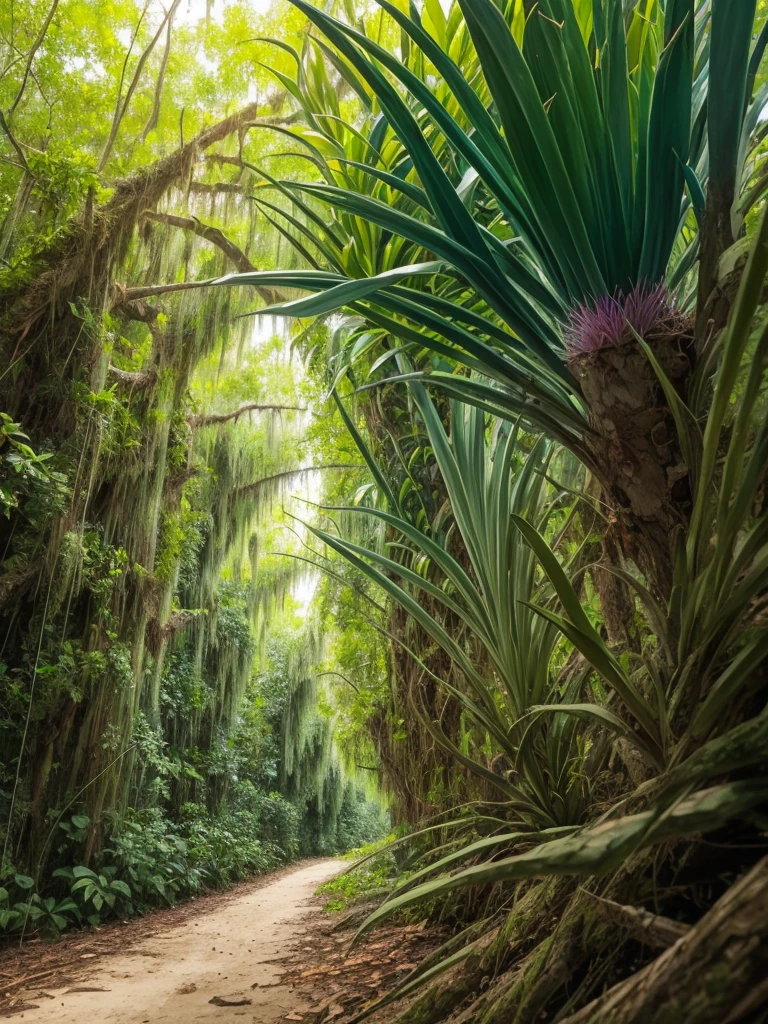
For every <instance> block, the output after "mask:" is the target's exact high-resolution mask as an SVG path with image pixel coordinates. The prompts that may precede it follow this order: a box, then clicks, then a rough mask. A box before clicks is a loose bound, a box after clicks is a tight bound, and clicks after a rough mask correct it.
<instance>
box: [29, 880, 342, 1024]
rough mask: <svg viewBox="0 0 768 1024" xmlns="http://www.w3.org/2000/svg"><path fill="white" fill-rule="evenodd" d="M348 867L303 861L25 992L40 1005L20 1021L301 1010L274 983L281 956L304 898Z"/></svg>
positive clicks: (182, 1023) (135, 1023)
mask: <svg viewBox="0 0 768 1024" xmlns="http://www.w3.org/2000/svg"><path fill="white" fill-rule="evenodd" d="M346 866H347V865H346V864H345V863H344V862H343V861H339V860H324V861H321V862H319V863H314V864H310V865H308V866H303V867H299V868H297V869H296V870H295V871H291V872H289V873H286V874H282V875H281V876H280V877H278V878H276V879H275V881H273V882H269V883H268V884H266V885H264V886H262V887H261V888H259V889H256V890H254V891H252V892H250V893H247V894H245V895H243V896H242V897H240V898H238V899H234V900H231V901H229V902H227V903H226V904H224V905H222V906H221V907H219V908H217V909H215V910H211V911H209V912H207V913H204V914H201V915H200V916H199V917H196V916H191V917H188V918H187V919H186V920H185V921H184V922H183V923H180V924H178V925H176V926H170V927H168V928H167V929H165V930H163V931H162V932H161V933H159V934H155V935H152V936H151V937H150V938H148V939H144V940H140V941H139V942H137V943H136V944H135V945H133V946H132V947H131V948H130V950H128V951H127V952H126V953H124V954H118V955H117V956H110V957H109V958H105V959H104V960H103V961H101V962H96V963H95V965H94V968H93V971H92V973H90V974H89V976H88V977H87V978H86V979H83V978H80V979H79V980H78V982H77V983H76V984H73V985H70V986H67V987H66V988H64V989H58V990H57V989H50V988H49V989H46V992H47V993H48V994H49V995H50V996H52V997H53V998H46V999H39V998H34V997H32V993H30V997H32V1001H33V1002H34V1003H37V1004H38V1005H37V1009H26V1010H25V1011H24V1012H23V1017H24V1021H25V1024H26V1022H27V1021H40V1022H43V1021H52V1022H53V1021H56V1022H58V1024H96V1022H99V1024H101V1022H104V1024H160V1022H163V1021H165V1022H169V1024H170V1022H173V1024H192V1022H193V1021H195V1022H197V1021H211V1022H213V1021H216V1022H219V1024H229V1022H235V1021H236V1022H237V1024H240V1022H242V1024H246V1022H254V1024H273V1022H276V1021H278V1020H280V1019H281V1018H283V1017H285V1016H286V1015H287V1014H290V1013H292V1012H294V1011H296V1010H298V1011H299V1012H300V1011H301V1010H302V1009H306V1005H304V1006H302V1005H301V999H300V997H297V996H296V995H295V994H294V993H292V991H291V989H289V988H288V987H287V986H285V985H282V984H281V983H280V975H281V968H280V963H281V961H283V960H287V959H288V958H289V956H290V955H291V953H292V951H293V953H294V957H295V950H296V946H297V942H298V941H299V940H300V938H301V936H302V935H303V934H306V927H305V925H306V923H307V922H306V919H307V917H308V915H310V914H311V913H312V909H313V908H312V907H311V906H309V905H308V904H309V899H310V897H311V896H312V895H313V893H314V892H315V890H316V889H317V887H318V886H319V885H321V884H322V883H323V882H325V881H327V880H328V879H329V878H332V877H333V876H334V875H336V874H338V873H339V872H340V871H341V870H343V868H344V867H346ZM87 989H90V990H91V991H87ZM96 990H98V991H96ZM38 991H39V989H38ZM211 999H217V1000H218V1002H217V1003H211V1001H210V1000H211ZM245 1000H248V1001H247V1002H245ZM238 1003H239V1005H237V1004H238ZM21 1016H22V1015H21V1014H20V1015H19V1017H18V1018H17V1019H20V1017H21Z"/></svg>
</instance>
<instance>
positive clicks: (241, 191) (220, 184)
mask: <svg viewBox="0 0 768 1024" xmlns="http://www.w3.org/2000/svg"><path fill="white" fill-rule="evenodd" d="M189 191H190V192H194V193H197V194H198V195H217V194H219V193H222V194H224V195H238V196H242V195H245V191H246V190H245V185H240V184H238V182H236V181H216V182H213V184H210V185H209V184H208V183H207V182H204V181H191V182H190V183H189Z"/></svg>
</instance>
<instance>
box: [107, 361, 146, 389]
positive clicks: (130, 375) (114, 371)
mask: <svg viewBox="0 0 768 1024" xmlns="http://www.w3.org/2000/svg"><path fill="white" fill-rule="evenodd" d="M109 372H110V374H111V375H112V376H113V377H114V378H115V380H119V381H120V383H121V384H128V385H130V386H131V387H132V388H148V387H149V386H150V384H153V383H154V382H155V380H156V379H157V372H156V371H155V370H119V369H118V368H117V367H116V366H112V365H111V364H110V367H109Z"/></svg>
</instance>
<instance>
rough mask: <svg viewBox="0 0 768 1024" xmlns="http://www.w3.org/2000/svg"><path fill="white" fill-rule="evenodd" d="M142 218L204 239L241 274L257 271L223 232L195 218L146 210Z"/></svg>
mask: <svg viewBox="0 0 768 1024" xmlns="http://www.w3.org/2000/svg"><path fill="white" fill-rule="evenodd" d="M142 218H143V219H144V220H153V221H156V222H157V223H158V224H170V225H172V226H173V227H176V228H182V229H183V230H184V231H191V232H192V233H193V234H195V235H199V236H200V238H204V239H205V240H206V241H208V242H211V243H212V244H213V245H215V246H216V247H217V248H218V249H221V251H222V252H223V253H224V255H225V256H226V257H227V259H228V260H230V261H231V262H232V263H234V265H235V267H236V268H237V269H238V270H239V271H240V273H241V274H249V273H253V272H254V271H255V270H256V269H257V268H256V267H255V266H254V265H253V263H251V261H250V260H249V259H248V257H247V256H246V255H245V253H244V252H243V250H242V249H240V248H239V247H238V246H237V245H235V243H234V242H232V241H230V239H229V238H227V236H226V235H225V234H224V232H223V231H221V230H220V229H219V228H214V227H212V226H211V225H210V224H203V222H202V221H200V220H198V219H197V217H179V216H177V215H176V214H173V213H156V212H154V211H152V210H146V211H145V212H144V213H143V214H142ZM266 290H268V289H265V291H266ZM270 294H271V292H270Z"/></svg>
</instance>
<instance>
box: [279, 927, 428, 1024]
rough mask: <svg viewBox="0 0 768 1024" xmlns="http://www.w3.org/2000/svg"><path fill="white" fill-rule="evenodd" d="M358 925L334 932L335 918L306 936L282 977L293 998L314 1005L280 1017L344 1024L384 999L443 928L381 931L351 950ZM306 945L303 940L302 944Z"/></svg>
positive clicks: (308, 1023) (307, 1022) (314, 1023)
mask: <svg viewBox="0 0 768 1024" xmlns="http://www.w3.org/2000/svg"><path fill="white" fill-rule="evenodd" d="M355 931H356V925H350V927H349V928H346V929H342V930H340V931H339V930H338V924H336V922H334V920H333V918H331V917H328V918H327V919H326V926H325V928H320V929H318V930H316V931H315V932H314V933H313V934H312V935H310V936H308V938H309V939H310V941H311V943H312V945H310V946H306V945H304V946H302V948H301V951H300V953H299V954H298V955H297V957H296V961H300V962H294V964H293V965H289V967H288V969H287V971H286V973H285V974H284V976H283V984H288V985H291V986H292V987H293V988H294V992H295V994H296V996H297V997H299V998H297V1002H298V1001H299V999H301V1000H302V1001H304V1002H310V1003H312V1007H311V1009H309V1010H301V1009H297V1010H294V1011H293V1012H291V1013H290V1014H287V1015H286V1016H284V1017H283V1020H285V1021H296V1022H298V1021H301V1022H302V1024H331V1022H332V1024H345V1022H346V1021H347V1020H349V1019H351V1018H352V1017H353V1016H355V1015H356V1014H357V1013H358V1012H359V1011H360V1010H361V1009H362V1008H363V1007H364V1006H365V1005H367V1004H368V1003H370V1002H372V1001H373V1000H375V999H378V998H379V997H380V996H383V995H386V993H387V992H389V991H390V990H391V989H392V988H393V986H394V985H395V984H396V983H397V982H399V981H401V980H402V979H403V978H405V977H406V976H407V974H408V973H409V972H410V971H412V970H413V969H414V967H415V966H416V964H417V963H419V962H420V961H421V960H423V959H424V957H425V956H427V954H428V953H430V952H431V951H432V950H433V949H436V948H437V947H438V946H439V945H440V944H441V943H442V942H444V941H445V938H446V932H445V930H444V929H442V928H437V927H435V928H427V927H426V924H425V922H421V923H419V924H411V925H402V926H399V927H398V926H395V927H391V928H386V929H385V928H381V929H378V930H377V931H375V932H373V933H372V934H371V935H367V936H365V937H364V938H363V939H362V940H361V941H360V943H359V944H358V945H356V946H355V947H354V948H353V949H350V948H349V946H350V942H351V939H352V937H353V935H354V934H355ZM305 941H306V940H305Z"/></svg>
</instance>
